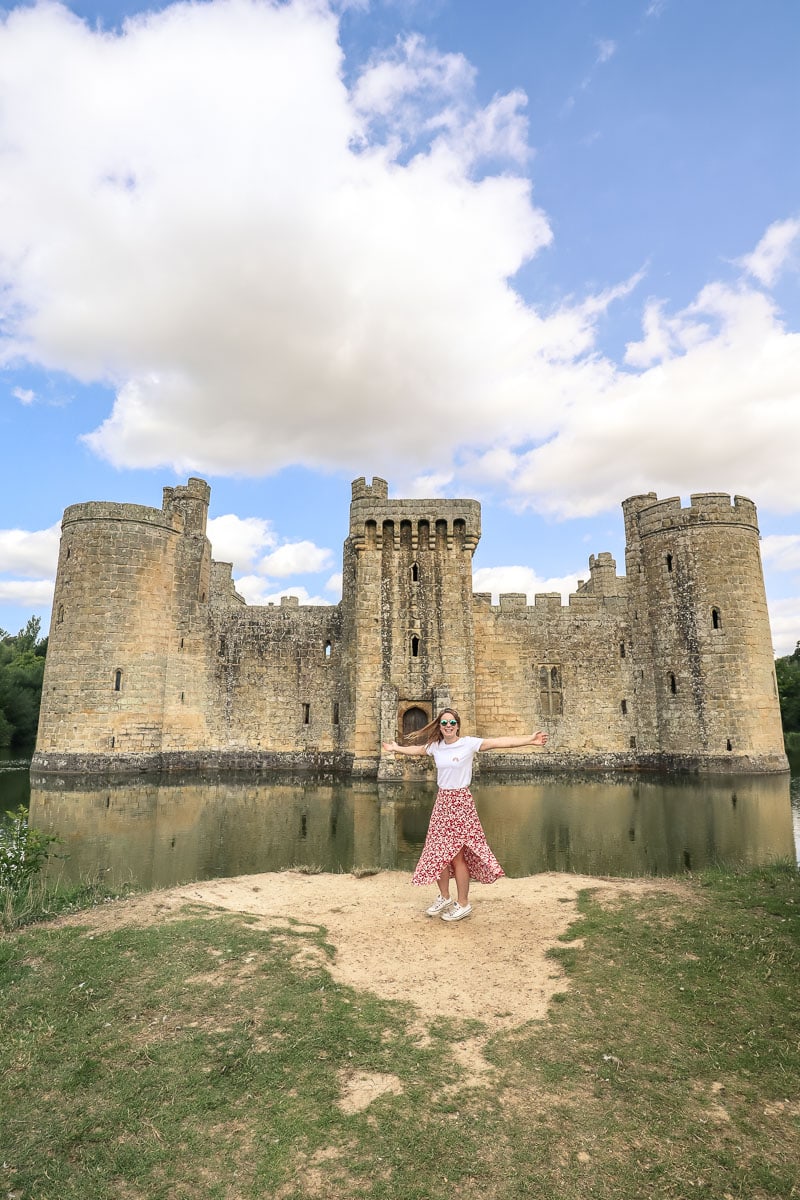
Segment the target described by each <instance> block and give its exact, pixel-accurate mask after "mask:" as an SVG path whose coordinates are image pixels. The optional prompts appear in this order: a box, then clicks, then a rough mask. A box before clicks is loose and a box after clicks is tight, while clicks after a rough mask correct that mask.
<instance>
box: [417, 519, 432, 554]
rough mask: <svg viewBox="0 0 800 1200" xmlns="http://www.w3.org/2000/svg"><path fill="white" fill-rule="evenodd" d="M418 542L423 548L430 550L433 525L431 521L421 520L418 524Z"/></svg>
mask: <svg viewBox="0 0 800 1200" xmlns="http://www.w3.org/2000/svg"><path fill="white" fill-rule="evenodd" d="M417 542H418V544H419V546H420V548H421V549H422V550H430V548H431V527H430V522H429V521H420V523H419V525H418V526H417Z"/></svg>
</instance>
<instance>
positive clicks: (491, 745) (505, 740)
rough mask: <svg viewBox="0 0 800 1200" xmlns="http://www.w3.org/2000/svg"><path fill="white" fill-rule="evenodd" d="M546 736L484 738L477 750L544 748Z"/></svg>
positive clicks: (529, 734) (542, 734)
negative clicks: (518, 747)
mask: <svg viewBox="0 0 800 1200" xmlns="http://www.w3.org/2000/svg"><path fill="white" fill-rule="evenodd" d="M546 745H547V734H546V733H542V732H541V730H540V731H539V732H538V733H526V734H524V735H523V736H522V737H496V738H484V739H483V741H482V742H481V744H480V746H479V747H478V749H479V750H513V749H514V747H515V746H546Z"/></svg>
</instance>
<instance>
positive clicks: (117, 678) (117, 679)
mask: <svg viewBox="0 0 800 1200" xmlns="http://www.w3.org/2000/svg"><path fill="white" fill-rule="evenodd" d="M114 691H115V692H121V691H122V671H120V670H119V668H117V670H116V671H115V672H114Z"/></svg>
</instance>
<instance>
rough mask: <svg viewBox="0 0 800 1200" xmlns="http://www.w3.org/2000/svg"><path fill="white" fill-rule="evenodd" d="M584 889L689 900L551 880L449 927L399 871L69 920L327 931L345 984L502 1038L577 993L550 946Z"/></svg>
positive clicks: (188, 893) (127, 907)
mask: <svg viewBox="0 0 800 1200" xmlns="http://www.w3.org/2000/svg"><path fill="white" fill-rule="evenodd" d="M586 888H590V889H592V890H593V891H594V892H595V893H596V894H598V895H599V896H600V897H601V898H604V899H605V898H607V901H608V902H609V903H613V902H614V900H615V899H616V898H618V897H620V896H621V895H633V896H637V895H645V894H652V893H654V892H655V893H658V892H664V893H670V894H673V895H674V894H675V893H676V892H677V893H679V894H681V895H684V896H686V897H687V898H688V896H689V895H690V890H689V888H688V887H687V885H686V884H684V883H682V882H681V881H679V880H671V879H608V878H594V877H589V876H584V875H563V874H542V875H535V876H532V877H530V878H527V879H501V880H498V882H497V883H495V884H492V885H491V886H490V887H482V886H480V885H473V888H472V891H471V894H470V902H471V903H472V906H473V914H472V916H470V917H469V918H467V919H466V920H463V921H460V922H457V923H456V922H453V923H448V922H446V921H442V920H441V919H439V918H431V917H426V916H425V908H426V907H427V905H428V904H430V902H431V901H432V900H433V899H434V898H435V896H436V890H435V889H434V888H424V889H423V888H416V887H413V886H412V885H411V883H410V878H409V876H408V875H407V874H405V873H401V872H399V871H386V872H381V873H380V874H377V875H370V876H367V877H364V878H360V879H357V878H355V877H354V876H352V875H305V874H301V873H299V872H295V871H286V872H281V873H279V874H264V875H245V876H239V877H237V878H235V879H214V880H209V881H207V882H203V883H193V884H188V885H186V886H183V887H176V888H171V889H169V890H166V891H156V892H149V893H147V894H145V895H141V896H133V897H130V898H128V899H122V900H117V901H114V902H113V903H110V904H107V905H104V906H103V907H101V908H97V909H93V910H90V911H88V912H83V913H80V914H77V915H75V916H73V917H69V918H66V919H65V923H66V922H68V923H69V924H72V925H82V926H89V927H91V929H92V930H93V931H96V930H108V929H114V928H117V927H121V926H124V925H140V926H141V925H148V924H152V923H154V922H159V921H164V920H173V919H176V918H178V917H180V916H181V915H182V914H183V912H184V911H185V909H186V907H187V905H188V906H190V907H192V908H193V909H196V907H197V906H198V905H201V906H204V907H205V906H207V907H208V911H209V914H211V913H212V912H213V911H214V910H218V911H219V910H222V911H226V912H236V913H248V914H253V915H254V916H256V917H258V918H260V922H259V923H261V922H263V923H264V924H265V925H268V926H269V927H270V928H273V929H274V928H275V927H276V926H281V925H283V926H284V927H285V926H287V925H288V924H290V923H294V922H300V924H301V925H306V926H313V927H320V926H322V927H324V929H325V930H326V931H327V940H328V941H329V942H331V943H332V944H333V945H334V946H335V948H336V954H335V957H334V960H333V963H332V964H329V966H330V970H331V973H332V975H333V977H334V979H335V980H336V981H337V982H340V983H343V984H346V985H348V986H351V987H354V988H358V989H366V990H369V991H371V992H373V993H375V994H376V995H378V996H380V997H381V998H383V999H387V1000H401V1001H411V1002H412V1003H413V1004H414V1005H415V1006H416V1007H417V1009H418V1012H419V1016H420V1019H421V1023H422V1025H423V1027H424V1024H425V1022H429V1021H432V1020H434V1019H435V1018H436V1017H438V1016H447V1015H452V1016H458V1017H460V1018H462V1019H477V1020H479V1021H482V1022H483V1023H484V1024H485V1025H486V1027H487V1031H493V1030H496V1029H502V1028H505V1029H508V1028H512V1027H514V1026H518V1025H521V1024H523V1023H524V1022H526V1021H531V1020H544V1019H545V1017H546V1014H547V1006H548V1003H549V1001H550V999H551V997H552V996H553V994H554V993H556V992H560V991H564V990H566V988H567V987H568V980H567V978H566V976H565V975H564V973H563V972H562V970H561V968H560V967H559V964H558V963H557V962H556V961H554V960H553V959H550V958H548V957H547V951H548V950H549V949H550V948H551V947H552V946H555V945H557V944H558V941H559V938H561V936H562V935H563V934H564V933H565V932H566V931H567V929H568V928H569V926H570V924H571V923H572V922H573V921H574V920H575V919H576V916H577V897H578V893H579V892H580V891H582V890H583V889H586ZM465 1049H466V1047H465Z"/></svg>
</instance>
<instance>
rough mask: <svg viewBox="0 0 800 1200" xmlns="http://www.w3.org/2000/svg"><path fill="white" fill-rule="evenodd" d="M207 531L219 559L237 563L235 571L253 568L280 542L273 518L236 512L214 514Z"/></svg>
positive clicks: (216, 557)
mask: <svg viewBox="0 0 800 1200" xmlns="http://www.w3.org/2000/svg"><path fill="white" fill-rule="evenodd" d="M206 532H207V534H208V538H209V541H210V542H211V551H212V554H213V555H214V558H215V559H216V561H217V562H230V563H233V569H234V571H235V572H239V571H250V570H252V569H253V567H254V565H255V562H256V559H257V558H258V557H259V556H260V555H261V554H263V553H264V551H265V550H266V549H268V548H269V547H271V546H274V545H275V542H276V541H277V538H276V536H275V533H274V532H273V529H272V525H271V523H270V522H269V521H265V520H263V519H262V518H261V517H237V516H235V515H234V514H233V513H226V514H225V515H224V516H221V517H211V518H210V519H209V521H208V525H207V530H206Z"/></svg>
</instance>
